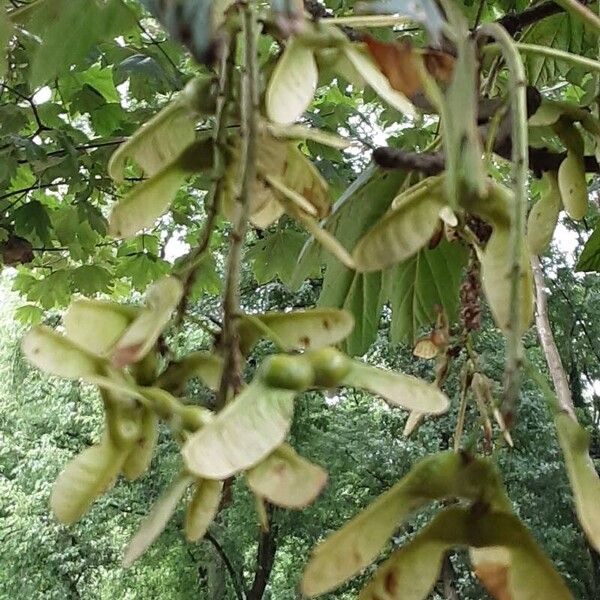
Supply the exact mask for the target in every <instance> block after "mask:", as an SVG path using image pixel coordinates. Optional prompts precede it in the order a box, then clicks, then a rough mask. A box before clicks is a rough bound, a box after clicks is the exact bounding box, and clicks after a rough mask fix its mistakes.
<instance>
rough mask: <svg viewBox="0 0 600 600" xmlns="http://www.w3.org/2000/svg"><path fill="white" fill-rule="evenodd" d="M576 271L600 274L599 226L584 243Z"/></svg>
mask: <svg viewBox="0 0 600 600" xmlns="http://www.w3.org/2000/svg"><path fill="white" fill-rule="evenodd" d="M576 269H577V270H578V271H584V272H586V273H590V272H593V271H597V272H600V224H599V225H598V226H597V227H596V229H594V231H593V232H592V235H590V237H589V238H588V241H587V242H586V243H585V246H584V247H583V250H582V251H581V254H580V255H579V259H578V260H577V265H576Z"/></svg>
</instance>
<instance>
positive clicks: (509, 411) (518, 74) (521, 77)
mask: <svg viewBox="0 0 600 600" xmlns="http://www.w3.org/2000/svg"><path fill="white" fill-rule="evenodd" d="M478 31H479V32H480V35H482V36H488V37H491V38H493V39H495V40H496V41H497V42H498V44H499V46H500V48H501V50H502V55H503V56H504V59H505V60H506V65H507V67H508V71H509V100H510V109H511V125H512V131H511V137H512V180H513V189H514V195H515V201H514V207H513V214H512V223H511V248H512V252H511V256H510V261H511V265H512V267H511V271H510V323H511V329H510V331H509V333H508V336H507V340H506V355H507V356H506V368H505V372H504V374H505V388H504V399H503V407H502V408H503V413H504V414H505V415H507V416H508V417H509V418H508V419H507V422H508V424H509V425H510V423H511V420H512V419H511V416H512V415H513V414H514V409H515V406H516V404H517V400H518V397H519V389H520V387H521V366H522V362H523V340H522V330H523V324H522V323H521V303H522V301H523V299H522V298H521V293H520V283H521V280H522V278H523V276H524V272H523V263H522V256H523V251H524V245H523V240H524V239H525V222H526V219H527V189H528V186H527V176H528V170H529V148H528V145H529V141H528V131H527V98H526V93H525V92H526V86H527V80H526V78H525V69H524V68H523V62H522V61H521V57H520V56H519V53H518V51H517V48H516V44H515V43H514V42H513V40H512V38H511V37H510V35H509V34H508V33H507V31H506V30H505V29H504V28H503V27H502V26H500V25H498V24H496V23H486V24H484V25H482V26H481V27H480V28H479V30H478Z"/></svg>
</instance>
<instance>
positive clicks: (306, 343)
mask: <svg viewBox="0 0 600 600" xmlns="http://www.w3.org/2000/svg"><path fill="white" fill-rule="evenodd" d="M300 344H301V345H302V346H303V347H304V348H308V347H309V346H310V338H309V337H308V336H307V335H303V336H302V337H301V338H300Z"/></svg>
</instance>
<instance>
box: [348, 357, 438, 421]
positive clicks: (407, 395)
mask: <svg viewBox="0 0 600 600" xmlns="http://www.w3.org/2000/svg"><path fill="white" fill-rule="evenodd" d="M342 384H343V385H349V386H352V387H357V388H363V389H367V390H369V391H370V392H373V393H374V394H377V395H379V396H381V397H382V398H383V399H384V400H385V401H386V402H387V403H388V404H391V405H392V406H400V407H402V408H406V409H407V410H410V411H417V412H420V413H429V414H440V413H443V412H446V411H447V410H448V406H449V404H450V401H449V400H448V397H447V396H446V394H444V392H442V390H440V388H438V387H437V386H436V385H434V384H432V383H428V382H426V381H423V380H422V379H419V378H418V377H414V376H412V375H406V374H404V373H394V372H393V371H385V370H383V369H379V368H377V367H372V366H371V365H367V364H365V363H362V362H359V361H356V360H355V361H352V369H351V370H350V372H349V373H348V375H346V377H345V378H344V380H343V381H342Z"/></svg>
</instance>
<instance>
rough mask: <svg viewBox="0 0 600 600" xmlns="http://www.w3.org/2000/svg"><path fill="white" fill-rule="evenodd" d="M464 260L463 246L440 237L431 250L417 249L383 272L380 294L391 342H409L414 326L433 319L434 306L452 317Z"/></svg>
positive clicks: (450, 319)
mask: <svg viewBox="0 0 600 600" xmlns="http://www.w3.org/2000/svg"><path fill="white" fill-rule="evenodd" d="M467 259H468V253H467V251H466V249H465V248H464V246H462V245H461V244H458V243H450V242H447V241H446V240H442V242H441V243H440V244H439V245H438V246H437V247H436V248H434V249H433V250H428V249H425V250H421V252H419V253H418V254H416V255H415V256H413V257H412V258H410V259H409V260H407V261H406V262H404V263H402V264H400V265H398V266H397V267H395V268H392V269H390V270H389V271H387V272H386V273H385V275H384V285H385V287H386V289H385V292H384V295H385V297H387V298H388V299H389V301H390V306H391V308H392V323H391V329H390V336H391V339H392V341H393V342H394V343H397V342H405V343H409V344H413V343H414V341H415V340H416V338H417V332H418V329H419V328H420V327H421V326H423V325H431V324H433V323H434V322H435V319H436V306H437V307H441V308H443V309H444V312H445V313H446V315H447V317H448V319H449V321H450V322H452V320H453V319H454V318H456V316H457V314H458V307H459V289H460V283H461V278H462V270H463V267H464V266H465V265H466V263H467Z"/></svg>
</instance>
